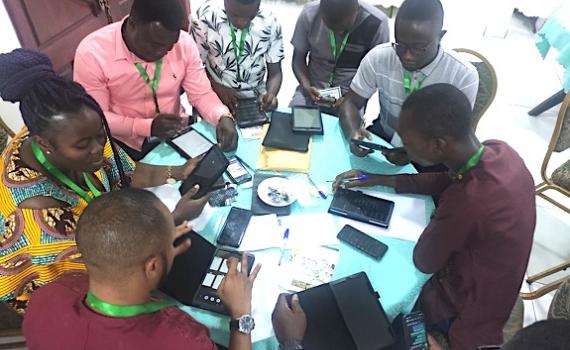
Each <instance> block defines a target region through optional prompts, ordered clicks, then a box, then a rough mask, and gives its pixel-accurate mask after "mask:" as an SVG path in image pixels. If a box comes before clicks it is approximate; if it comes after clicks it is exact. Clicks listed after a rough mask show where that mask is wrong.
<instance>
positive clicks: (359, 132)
mask: <svg viewBox="0 0 570 350" xmlns="http://www.w3.org/2000/svg"><path fill="white" fill-rule="evenodd" d="M350 139H351V140H352V139H356V140H364V139H367V140H372V136H370V133H369V132H368V130H366V129H364V128H359V129H356V130H354V132H353V133H352V135H350ZM349 142H350V140H349ZM350 152H352V154H354V155H355V156H357V157H365V156H367V155H369V154H370V153H372V152H374V151H373V150H371V149H366V148H362V147H360V146H358V145H355V144H353V143H352V142H350Z"/></svg>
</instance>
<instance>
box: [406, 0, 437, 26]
mask: <svg viewBox="0 0 570 350" xmlns="http://www.w3.org/2000/svg"><path fill="white" fill-rule="evenodd" d="M398 19H406V20H411V21H437V22H439V23H441V25H443V6H442V5H441V2H440V1H439V0H406V1H404V2H403V3H402V6H400V9H399V10H398V14H397V17H396V20H398Z"/></svg>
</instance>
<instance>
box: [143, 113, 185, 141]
mask: <svg viewBox="0 0 570 350" xmlns="http://www.w3.org/2000/svg"><path fill="white" fill-rule="evenodd" d="M182 120H183V119H182V118H180V117H179V116H177V115H174V114H159V115H157V116H156V117H155V118H154V120H153V121H152V124H151V127H150V135H151V136H155V137H158V138H160V139H167V138H169V137H172V136H174V135H176V133H177V132H179V131H180V130H182V128H183V125H182Z"/></svg>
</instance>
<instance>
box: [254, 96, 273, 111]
mask: <svg viewBox="0 0 570 350" xmlns="http://www.w3.org/2000/svg"><path fill="white" fill-rule="evenodd" d="M257 103H258V104H259V108H260V109H261V110H262V111H264V112H269V111H272V110H274V109H275V108H277V97H276V96H275V95H273V94H265V95H262V96H259V98H258V100H257Z"/></svg>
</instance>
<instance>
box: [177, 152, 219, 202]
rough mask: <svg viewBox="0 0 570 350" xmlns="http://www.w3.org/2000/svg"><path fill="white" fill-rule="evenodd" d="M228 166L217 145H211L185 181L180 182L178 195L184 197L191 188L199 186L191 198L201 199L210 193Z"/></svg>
mask: <svg viewBox="0 0 570 350" xmlns="http://www.w3.org/2000/svg"><path fill="white" fill-rule="evenodd" d="M229 164H230V162H228V159H227V158H226V156H225V155H224V153H223V152H222V151H221V150H220V148H219V147H218V145H212V147H210V150H209V151H208V152H207V153H206V154H205V155H204V158H202V160H200V162H199V163H198V165H196V168H194V170H193V171H192V172H191V173H190V175H189V176H188V177H187V178H186V180H184V182H182V185H181V186H180V189H179V191H180V194H181V195H184V194H186V192H188V191H190V189H191V188H192V187H194V186H195V185H199V186H200V190H199V191H198V192H197V193H196V194H195V195H194V196H192V198H194V199H197V198H201V197H203V196H204V195H206V193H208V192H210V188H211V187H212V185H214V184H215V183H216V181H218V179H219V178H220V177H221V176H222V174H223V173H224V171H226V169H227V168H228V165H229Z"/></svg>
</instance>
